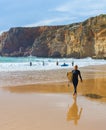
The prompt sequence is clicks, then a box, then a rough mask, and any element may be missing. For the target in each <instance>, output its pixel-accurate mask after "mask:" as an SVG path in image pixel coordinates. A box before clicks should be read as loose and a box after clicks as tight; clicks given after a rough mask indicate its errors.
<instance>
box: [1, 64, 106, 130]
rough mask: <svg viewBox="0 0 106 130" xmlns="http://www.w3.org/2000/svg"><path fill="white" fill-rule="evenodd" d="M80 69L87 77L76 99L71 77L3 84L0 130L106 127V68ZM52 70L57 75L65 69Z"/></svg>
mask: <svg viewBox="0 0 106 130" xmlns="http://www.w3.org/2000/svg"><path fill="white" fill-rule="evenodd" d="M80 70H81V72H82V75H83V77H84V80H83V83H80V82H79V85H78V95H77V97H76V98H75V97H73V96H72V93H73V86H72V84H70V87H68V83H67V79H65V81H62V80H59V82H54V81H55V80H54V79H53V80H52V82H45V83H44V82H42V83H35V84H30V85H28V84H20V85H17V84H15V85H14V84H12V85H5V86H4V85H3V86H2V87H0V129H1V130H34V129H35V130H42V129H43V130H60V129H61V130H70V129H71V130H100V129H102V130H105V129H106V125H105V122H106V71H105V70H106V67H105V66H100V67H99V66H97V67H96V68H95V70H94V67H93V66H89V67H86V68H80ZM103 70H104V71H103ZM63 71H64V72H67V70H62V72H63ZM52 72H53V73H52V74H54V77H56V76H57V75H58V76H60V75H61V71H58V72H59V73H57V72H56V71H52ZM28 73H30V72H28ZM40 73H42V72H40ZM47 73H51V72H47ZM56 73H57V75H56ZM59 74H60V75H59ZM64 74H65V73H64ZM43 76H44V75H43ZM61 76H63V73H62V75H61ZM61 76H60V77H61ZM45 77H47V75H45ZM60 77H59V78H60ZM9 78H10V77H9ZM43 78H44V77H43ZM20 79H21V78H20ZM60 79H61V78H60ZM10 80H11V78H10ZM49 80H50V79H49V78H48V80H46V81H49ZM16 81H18V82H19V79H18V78H17V80H16ZM60 81H61V82H60ZM7 82H8V81H7Z"/></svg>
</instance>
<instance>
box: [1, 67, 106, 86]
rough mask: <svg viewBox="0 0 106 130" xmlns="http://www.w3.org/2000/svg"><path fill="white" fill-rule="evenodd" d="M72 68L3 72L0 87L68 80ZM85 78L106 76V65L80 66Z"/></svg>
mask: <svg viewBox="0 0 106 130" xmlns="http://www.w3.org/2000/svg"><path fill="white" fill-rule="evenodd" d="M71 70H72V68H70V69H69V68H68V69H67V68H66V69H59V70H43V71H40V70H39V71H27V72H3V73H1V74H0V87H7V86H16V85H17V86H20V85H32V84H50V83H60V84H61V83H64V82H68V79H67V76H66V75H67V72H68V71H71ZM79 70H80V71H81V74H82V78H83V80H85V79H96V78H106V65H96V66H86V67H80V68H79Z"/></svg>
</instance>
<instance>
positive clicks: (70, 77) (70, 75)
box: [67, 72, 73, 82]
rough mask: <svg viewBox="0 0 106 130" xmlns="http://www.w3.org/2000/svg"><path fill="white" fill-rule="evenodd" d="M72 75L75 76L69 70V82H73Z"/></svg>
mask: <svg viewBox="0 0 106 130" xmlns="http://www.w3.org/2000/svg"><path fill="white" fill-rule="evenodd" d="M72 76H73V74H72V72H67V78H68V80H69V82H72Z"/></svg>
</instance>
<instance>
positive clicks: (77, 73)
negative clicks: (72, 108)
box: [72, 65, 82, 96]
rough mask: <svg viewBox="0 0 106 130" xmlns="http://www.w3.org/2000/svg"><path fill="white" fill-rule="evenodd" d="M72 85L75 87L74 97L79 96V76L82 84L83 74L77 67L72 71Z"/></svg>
mask: <svg viewBox="0 0 106 130" xmlns="http://www.w3.org/2000/svg"><path fill="white" fill-rule="evenodd" d="M72 75H73V76H72V83H73V86H74V93H73V96H74V95H76V94H77V85H78V76H79V77H80V80H81V82H82V77H81V73H80V71H79V70H78V66H77V65H75V66H74V70H72Z"/></svg>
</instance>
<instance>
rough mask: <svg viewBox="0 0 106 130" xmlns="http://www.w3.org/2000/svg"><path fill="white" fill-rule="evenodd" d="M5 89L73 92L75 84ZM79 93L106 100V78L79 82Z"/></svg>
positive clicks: (93, 98) (16, 91)
mask: <svg viewBox="0 0 106 130" xmlns="http://www.w3.org/2000/svg"><path fill="white" fill-rule="evenodd" d="M3 90H5V91H9V92H11V93H72V92H73V86H72V84H70V87H68V85H67V83H58V84H56V83H52V84H36V85H26V86H16V87H15V86H14V87H3ZM78 94H80V95H83V96H86V97H87V98H88V97H89V98H90V100H98V101H105V102H106V78H99V79H86V80H84V81H83V83H80V82H79V85H78Z"/></svg>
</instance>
